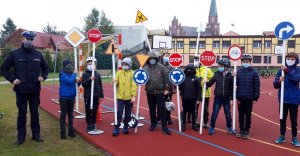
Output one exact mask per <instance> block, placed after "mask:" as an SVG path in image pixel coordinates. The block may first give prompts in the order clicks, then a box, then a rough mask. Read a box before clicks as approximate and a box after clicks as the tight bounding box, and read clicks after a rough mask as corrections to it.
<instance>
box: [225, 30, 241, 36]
mask: <svg viewBox="0 0 300 156" xmlns="http://www.w3.org/2000/svg"><path fill="white" fill-rule="evenodd" d="M223 36H240V35H239V34H238V33H236V32H234V31H228V32H227V33H225V34H223Z"/></svg>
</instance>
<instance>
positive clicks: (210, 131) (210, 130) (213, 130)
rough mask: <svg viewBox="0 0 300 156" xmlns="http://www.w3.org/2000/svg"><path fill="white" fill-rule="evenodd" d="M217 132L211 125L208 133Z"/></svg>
mask: <svg viewBox="0 0 300 156" xmlns="http://www.w3.org/2000/svg"><path fill="white" fill-rule="evenodd" d="M214 133H215V129H214V128H213V127H210V128H209V129H208V134H209V135H213V134H214Z"/></svg>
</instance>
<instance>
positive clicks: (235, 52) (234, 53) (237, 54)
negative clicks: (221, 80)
mask: <svg viewBox="0 0 300 156" xmlns="http://www.w3.org/2000/svg"><path fill="white" fill-rule="evenodd" d="M228 57H229V58H230V59H231V60H232V61H233V64H234V65H233V72H234V73H236V68H237V67H236V66H237V64H236V61H237V60H239V59H241V57H242V48H241V47H239V46H237V45H233V46H231V47H229V49H228ZM232 116H233V117H232V127H233V129H234V130H235V117H236V74H234V77H233V113H232Z"/></svg>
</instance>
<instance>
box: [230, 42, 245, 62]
mask: <svg viewBox="0 0 300 156" xmlns="http://www.w3.org/2000/svg"><path fill="white" fill-rule="evenodd" d="M228 57H229V58H230V59H231V60H233V61H237V60H239V59H240V58H241V57H242V48H241V47H240V46H237V45H232V46H230V47H229V49H228Z"/></svg>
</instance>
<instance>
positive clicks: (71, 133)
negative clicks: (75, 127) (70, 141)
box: [68, 132, 76, 138]
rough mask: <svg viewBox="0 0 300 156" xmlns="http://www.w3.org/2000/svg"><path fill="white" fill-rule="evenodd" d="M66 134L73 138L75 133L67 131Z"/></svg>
mask: <svg viewBox="0 0 300 156" xmlns="http://www.w3.org/2000/svg"><path fill="white" fill-rule="evenodd" d="M68 136H69V137H71V138H75V137H76V135H75V134H74V132H69V133H68Z"/></svg>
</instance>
